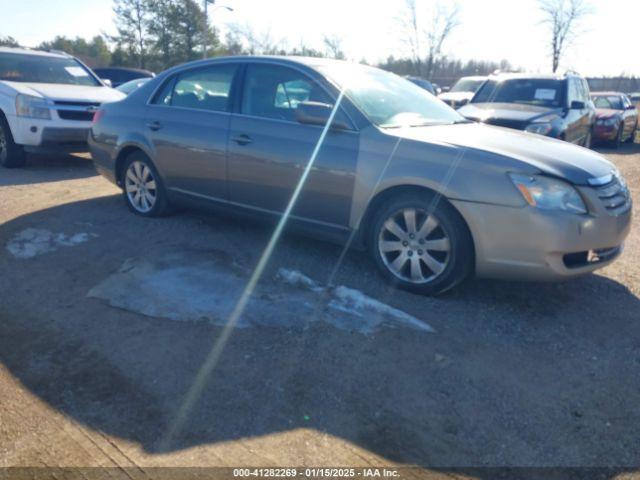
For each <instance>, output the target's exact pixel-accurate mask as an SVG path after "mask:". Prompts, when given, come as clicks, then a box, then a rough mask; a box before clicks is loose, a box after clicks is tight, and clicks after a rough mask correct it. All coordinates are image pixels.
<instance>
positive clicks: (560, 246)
mask: <svg viewBox="0 0 640 480" xmlns="http://www.w3.org/2000/svg"><path fill="white" fill-rule="evenodd" d="M341 90H344V92H345V96H344V97H342V99H341V102H340V103H339V105H338V108H337V109H336V110H335V111H336V113H335V115H334V117H333V122H332V124H331V129H330V130H329V131H328V133H327V135H326V136H325V137H324V138H323V142H322V144H321V145H320V149H319V153H318V155H317V157H316V160H315V163H314V164H313V168H312V169H311V170H310V173H309V176H308V177H307V178H306V181H305V183H304V184H303V187H302V193H301V195H300V197H299V198H298V201H297V202H296V204H295V207H294V209H293V211H292V215H291V217H290V218H289V220H288V221H289V223H291V224H295V225H298V226H301V227H303V228H304V230H305V231H306V232H307V233H311V234H313V235H317V236H322V237H323V238H330V239H335V240H343V241H344V240H346V239H347V238H349V239H350V240H355V241H354V242H353V244H354V245H358V246H361V247H362V248H367V249H368V250H369V251H370V253H371V255H372V257H373V259H374V261H375V263H376V264H377V265H378V267H379V268H380V270H381V272H382V273H383V275H384V276H386V277H387V278H388V279H389V280H390V281H392V282H393V283H395V284H396V285H398V286H400V287H402V288H406V289H410V290H413V291H417V292H420V293H424V294H436V293H439V292H442V291H445V290H447V289H449V288H451V287H453V286H454V285H456V284H458V283H459V282H461V281H462V280H464V279H465V278H466V277H468V276H469V275H470V274H472V273H475V274H477V275H479V276H483V277H499V278H518V279H539V280H540V279H564V278H569V277H574V276H577V275H580V274H585V273H588V272H592V271H594V270H596V269H597V268H600V267H603V266H605V265H607V264H609V263H611V262H612V261H613V260H614V259H615V258H616V257H617V256H618V255H619V254H620V252H621V251H622V246H623V241H624V239H625V237H626V236H627V234H628V233H629V228H630V222H631V200H630V196H629V191H628V189H627V187H626V185H625V183H624V180H623V179H622V177H621V176H620V174H619V173H618V171H617V170H616V168H615V167H614V166H613V165H612V164H611V163H609V162H608V161H607V160H605V159H604V158H603V157H601V156H600V155H598V154H596V153H594V152H592V151H590V150H587V149H585V148H582V147H577V146H575V145H571V144H569V143H565V142H561V141H558V140H552V139H548V138H544V137H542V136H539V135H529V134H526V133H522V132H518V131H515V130H510V129H504V128H500V127H493V126H489V125H482V124H476V123H471V122H469V121H467V120H465V119H463V117H461V116H460V115H459V114H458V113H456V112H455V111H454V110H453V109H451V108H449V107H448V106H446V105H445V104H444V103H442V102H440V101H439V100H436V99H435V98H434V97H433V96H432V95H430V94H429V93H427V92H425V91H424V90H422V89H421V88H419V87H417V86H415V85H413V84H412V83H410V82H408V81H406V80H404V79H402V78H400V77H398V76H396V75H393V74H391V73H387V72H384V71H381V70H378V69H376V68H371V67H367V66H362V65H355V64H350V63H346V62H339V61H333V60H323V59H303V58H291V57H289V58H280V57H259V58H252V57H234V58H219V59H213V60H203V61H199V62H194V63H190V64H187V65H182V66H180V67H176V68H174V69H171V70H168V71H167V72H164V73H163V74H161V75H159V76H158V77H157V78H155V79H153V80H151V81H150V82H148V83H147V84H146V85H144V86H142V87H141V88H140V89H139V90H136V91H135V92H133V93H132V94H131V95H130V96H129V97H127V98H126V99H124V100H122V101H120V102H118V103H113V104H107V105H104V106H103V107H102V108H101V109H100V110H99V111H98V112H97V113H96V116H95V119H94V125H93V128H92V133H91V135H90V146H91V151H92V155H93V159H94V162H95V165H96V167H97V169H98V170H99V171H100V173H102V174H103V175H104V176H105V177H107V178H108V179H109V180H111V181H112V182H115V183H116V184H117V185H119V186H120V187H121V188H122V189H123V193H124V198H125V200H126V202H127V204H128V206H129V208H130V209H131V210H132V211H133V212H134V213H137V214H139V215H143V216H152V217H153V216H160V215H163V214H166V213H167V212H168V211H169V210H170V207H171V206H172V205H175V204H184V203H190V204H204V205H210V206H219V207H224V208H226V209H233V211H236V212H245V213H248V212H251V213H257V214H260V215H264V216H276V217H278V216H279V215H281V214H282V212H284V211H285V209H286V207H287V204H288V203H289V200H290V199H291V197H292V194H293V192H294V190H295V189H296V186H297V185H298V183H299V182H300V181H301V179H302V178H303V177H302V174H303V172H304V170H305V167H306V166H307V164H308V163H309V162H310V159H312V158H313V155H312V153H313V151H314V149H315V147H316V144H317V143H318V141H319V139H320V138H322V136H321V134H322V133H323V130H324V126H325V125H326V123H327V121H328V120H329V118H330V116H331V113H332V111H333V110H334V105H335V104H336V103H337V100H338V99H340V98H341V97H340V95H339V93H340V91H341Z"/></svg>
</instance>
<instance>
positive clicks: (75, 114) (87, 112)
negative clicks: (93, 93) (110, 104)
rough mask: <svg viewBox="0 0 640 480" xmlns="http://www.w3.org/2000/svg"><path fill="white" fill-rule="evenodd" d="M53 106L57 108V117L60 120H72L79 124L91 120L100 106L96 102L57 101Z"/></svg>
mask: <svg viewBox="0 0 640 480" xmlns="http://www.w3.org/2000/svg"><path fill="white" fill-rule="evenodd" d="M54 104H55V105H56V106H57V107H58V108H57V110H58V116H59V117H60V118H61V119H62V120H74V121H80V122H90V121H91V120H93V114H94V112H95V111H96V110H97V108H98V107H99V106H100V104H99V103H96V102H70V101H57V102H54ZM64 107H69V108H64Z"/></svg>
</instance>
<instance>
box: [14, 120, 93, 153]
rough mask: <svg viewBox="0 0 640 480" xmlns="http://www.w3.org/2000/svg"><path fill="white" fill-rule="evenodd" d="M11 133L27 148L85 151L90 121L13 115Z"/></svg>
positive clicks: (17, 141)
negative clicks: (43, 118)
mask: <svg viewBox="0 0 640 480" xmlns="http://www.w3.org/2000/svg"><path fill="white" fill-rule="evenodd" d="M11 120H12V121H11V122H10V123H11V127H12V128H11V133H12V134H13V138H14V140H15V142H16V143H17V144H19V145H24V146H25V147H27V148H31V149H38V148H57V149H63V150H67V151H86V150H87V149H88V147H87V137H88V134H89V130H90V128H91V122H86V121H69V120H64V121H63V120H59V119H53V120H40V119H35V118H24V117H13V118H12V119H11Z"/></svg>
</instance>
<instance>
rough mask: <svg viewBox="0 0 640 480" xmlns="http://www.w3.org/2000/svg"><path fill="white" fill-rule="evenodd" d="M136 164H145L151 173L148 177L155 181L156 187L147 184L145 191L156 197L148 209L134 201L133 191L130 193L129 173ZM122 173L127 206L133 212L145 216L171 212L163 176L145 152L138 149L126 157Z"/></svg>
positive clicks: (156, 215) (157, 215) (160, 215)
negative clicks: (142, 207) (148, 186)
mask: <svg viewBox="0 0 640 480" xmlns="http://www.w3.org/2000/svg"><path fill="white" fill-rule="evenodd" d="M134 164H137V165H138V166H139V165H144V167H146V168H148V169H149V172H150V175H151V177H148V178H151V180H153V181H154V182H155V187H154V188H153V189H152V188H148V189H147V188H146V186H145V193H147V192H149V193H153V194H154V195H153V196H154V198H155V200H154V202H153V204H152V205H151V207H150V208H149V209H148V210H144V209H141V208H140V205H137V204H136V202H135V201H134V199H135V195H134V194H133V193H131V195H130V192H129V191H128V185H129V183H130V181H129V180H128V179H127V174H128V172H129V170H130V168H132V169H134V170H135V167H136V165H134ZM120 175H121V180H122V194H123V196H124V200H125V202H126V204H127V207H129V210H131V211H132V212H133V213H135V214H136V215H140V216H143V217H163V216H165V215H168V214H169V213H170V212H171V208H170V204H169V198H168V195H167V191H166V189H165V187H164V183H163V182H162V178H161V177H160V174H159V173H158V170H157V169H156V167H155V165H153V162H152V161H151V160H150V159H149V157H147V156H146V155H145V154H144V153H143V152H140V151H138V152H133V153H131V154H130V155H129V156H128V157H127V158H126V160H125V162H124V165H123V166H122V171H121V174H120ZM149 181H150V180H149ZM146 185H149V183H147V184H146ZM145 201H146V202H147V204H150V203H149V201H148V200H145Z"/></svg>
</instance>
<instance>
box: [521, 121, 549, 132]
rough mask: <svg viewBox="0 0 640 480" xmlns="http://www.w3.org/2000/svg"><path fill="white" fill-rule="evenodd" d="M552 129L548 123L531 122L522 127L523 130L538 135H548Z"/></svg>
mask: <svg viewBox="0 0 640 480" xmlns="http://www.w3.org/2000/svg"><path fill="white" fill-rule="evenodd" d="M551 130H553V127H552V126H551V124H550V123H532V124H531V125H528V126H527V128H525V129H524V131H525V132H529V133H537V134H538V135H548V134H549V132H550V131H551Z"/></svg>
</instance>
